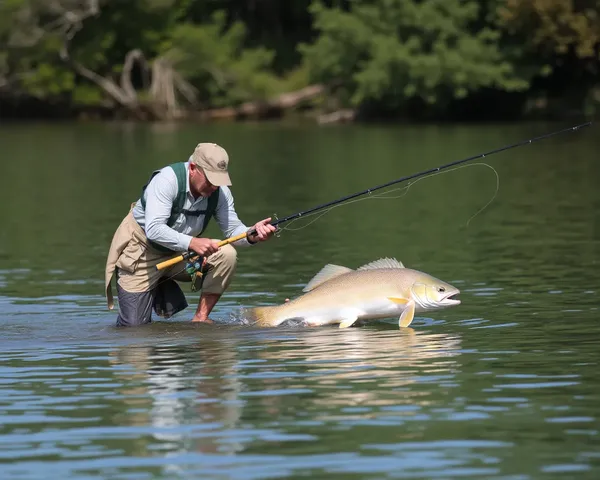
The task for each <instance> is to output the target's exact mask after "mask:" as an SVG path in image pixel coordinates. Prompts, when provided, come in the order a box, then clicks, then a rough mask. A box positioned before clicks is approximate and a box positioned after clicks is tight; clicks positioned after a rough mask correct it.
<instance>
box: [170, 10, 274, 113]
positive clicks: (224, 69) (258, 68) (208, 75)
mask: <svg viewBox="0 0 600 480" xmlns="http://www.w3.org/2000/svg"><path fill="white" fill-rule="evenodd" d="M245 37H246V28H245V27H244V25H243V24H242V23H240V22H235V23H233V24H232V25H230V26H229V27H227V26H226V22H225V12H215V13H214V14H213V15H212V18H211V22H210V23H208V24H203V25H192V24H183V25H178V26H177V27H175V29H174V30H173V33H172V34H171V36H170V37H169V39H168V40H167V41H166V42H165V44H164V46H163V49H164V54H165V56H166V57H167V58H169V59H170V60H171V61H172V62H173V64H174V66H175V69H176V70H177V71H178V72H179V73H180V74H181V75H183V77H184V78H186V79H187V80H188V81H190V82H191V83H192V84H193V85H194V86H195V87H196V88H198V89H199V91H200V92H201V93H200V99H201V100H202V101H203V102H204V103H205V104H209V105H211V106H223V105H230V104H232V103H239V102H243V101H246V100H255V99H264V98H267V97H268V96H269V95H272V94H274V93H276V92H277V91H278V89H279V80H278V79H277V77H276V76H274V75H273V73H271V72H270V70H269V67H270V66H271V63H272V61H273V57H274V53H273V52H272V51H270V50H267V49H265V48H252V49H249V48H244V41H245Z"/></svg>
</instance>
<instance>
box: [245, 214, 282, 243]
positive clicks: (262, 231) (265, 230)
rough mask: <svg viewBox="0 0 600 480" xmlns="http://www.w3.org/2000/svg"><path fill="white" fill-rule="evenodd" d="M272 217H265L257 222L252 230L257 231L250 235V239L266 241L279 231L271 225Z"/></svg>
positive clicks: (252, 240)
mask: <svg viewBox="0 0 600 480" xmlns="http://www.w3.org/2000/svg"><path fill="white" fill-rule="evenodd" d="M270 222H271V217H269V218H265V219H264V220H261V221H260V222H257V223H256V224H255V225H254V226H253V227H252V228H251V229H250V230H254V231H256V233H255V234H253V235H249V237H250V241H251V242H253V243H255V242H264V241H266V240H268V239H269V238H271V237H272V236H273V234H274V233H275V232H276V231H277V227H274V226H273V225H271V223H270Z"/></svg>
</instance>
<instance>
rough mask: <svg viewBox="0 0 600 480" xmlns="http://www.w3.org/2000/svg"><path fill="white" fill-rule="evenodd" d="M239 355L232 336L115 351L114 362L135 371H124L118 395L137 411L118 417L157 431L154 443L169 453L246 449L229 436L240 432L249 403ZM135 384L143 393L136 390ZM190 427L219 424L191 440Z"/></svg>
mask: <svg viewBox="0 0 600 480" xmlns="http://www.w3.org/2000/svg"><path fill="white" fill-rule="evenodd" d="M192 352H193V355H192V354H191V353H192ZM237 354H238V344H237V343H236V340H235V339H232V338H230V336H228V335H226V336H223V337H217V338H216V339H215V338H212V339H208V340H200V341H198V342H197V343H194V344H190V345H185V346H146V345H128V346H126V347H123V348H119V349H116V350H114V351H113V353H112V357H113V360H112V363H113V364H117V365H123V366H133V367H134V369H131V368H126V369H124V370H123V371H121V372H120V373H119V377H121V376H122V377H124V378H123V382H121V383H122V387H119V388H118V389H117V393H118V394H119V395H120V397H121V398H122V400H123V402H124V403H125V404H126V406H127V407H131V408H135V409H136V412H135V414H132V415H129V414H128V415H125V416H123V415H121V414H120V413H118V414H116V418H117V419H118V421H119V422H120V424H122V425H135V426H140V427H141V426H144V427H146V426H148V427H151V435H152V438H151V439H150V441H152V442H153V443H156V441H162V442H165V443H168V444H169V446H168V447H167V448H169V449H173V450H178V451H181V449H185V450H186V451H193V450H198V451H200V452H202V453H211V454H213V453H214V454H231V453H236V452H239V451H241V450H243V449H244V443H242V442H243V440H241V441H240V440H239V438H238V436H236V435H228V434H227V433H228V431H230V430H235V429H237V428H238V422H239V420H240V418H241V416H242V409H243V407H244V405H245V402H244V401H242V400H241V398H240V392H241V391H243V390H245V389H246V388H244V385H243V384H242V382H241V380H240V374H239V371H238V365H239V358H238V356H237ZM200 379H201V380H200ZM132 385H139V388H140V389H139V390H136V391H133V390H132ZM182 392H184V393H185V394H182ZM121 410H123V409H119V411H121ZM125 410H127V408H125V409H124V410H123V411H125ZM190 423H194V424H204V425H209V424H211V423H212V424H213V425H219V426H218V427H215V428H214V429H213V428H210V429H209V430H210V432H209V431H204V432H202V434H201V435H198V436H197V437H196V436H193V437H194V438H190V436H189V432H186V431H185V426H186V425H188V426H189V425H190ZM144 441H146V442H147V441H148V437H147V436H143V435H142V436H141V437H139V438H137V439H136V441H135V442H134V444H135V445H136V446H137V445H145V444H144V443H143V442H144ZM146 451H147V450H146ZM137 453H138V452H137V449H136V454H137Z"/></svg>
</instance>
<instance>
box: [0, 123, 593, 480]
mask: <svg viewBox="0 0 600 480" xmlns="http://www.w3.org/2000/svg"><path fill="white" fill-rule="evenodd" d="M564 126H565V125H564V124H519V125H508V124H502V125H461V126H450V125H446V126H436V125H429V126H423V125H419V126H409V125H406V126H386V127H381V126H368V127H365V126H344V127H332V128H317V127H312V126H298V125H277V124H262V125H255V124H246V125H231V126H228V125H214V126H205V125H200V126H199V125H185V126H162V125H159V126H148V125H134V124H108V125H99V124H79V125H77V124H54V125H46V124H31V125H2V127H0V144H2V146H3V147H4V148H3V153H2V154H0V155H2V162H1V163H0V218H1V219H2V228H1V229H0V312H1V313H0V335H1V337H0V357H1V359H2V362H1V363H0V385H1V388H0V462H1V463H2V465H1V466H0V471H2V475H1V476H2V478H11V479H12V478H15V479H38V478H40V479H41V478H44V479H45V478H69V479H71V478H73V479H75V478H77V479H83V478H85V479H89V478H111V479H112V478H115V479H120V478H123V479H125V478H127V479H129V478H135V479H143V478H218V479H221V478H223V479H224V478H241V479H263V478H300V477H302V478H304V477H307V476H312V477H314V478H323V477H327V478H344V479H346V478H351V479H365V478H424V479H425V478H427V479H428V478H444V479H450V478H452V479H454V478H456V479H458V478H503V479H533V478H597V477H598V475H599V473H600V448H599V447H600V434H599V430H600V418H599V417H600V412H599V407H598V405H600V376H599V375H598V369H599V365H598V362H599V360H600V355H599V353H598V352H599V351H600V326H599V323H598V320H599V315H598V307H599V304H600V302H599V285H600V273H599V260H600V230H599V217H598V211H599V209H600V194H599V193H598V187H597V181H598V178H600V175H599V174H600V171H599V170H600V168H599V166H598V162H597V152H598V149H599V147H600V135H599V134H598V131H597V129H596V128H595V127H592V128H591V129H587V130H584V131H581V132H579V133H576V134H572V135H571V134H569V135H565V136H561V137H556V138H553V139H550V140H547V141H544V142H543V143H538V144H535V145H531V146H527V147H523V148H520V149H516V150H511V151H509V152H505V153H502V154H498V155H495V156H493V157H489V158H487V159H485V162H486V163H488V164H489V165H491V166H493V167H494V169H495V171H496V172H497V174H498V178H499V187H500V188H499V190H498V192H497V195H496V196H495V198H494V200H493V202H492V203H491V205H489V206H488V207H487V208H486V209H485V210H484V211H483V212H482V213H480V214H478V215H476V216H475V217H474V218H472V217H473V215H474V214H476V213H477V212H478V211H479V210H480V209H481V208H482V207H483V206H485V205H486V204H487V202H488V201H489V200H490V199H491V198H492V197H494V195H495V192H496V182H497V177H496V174H495V172H494V171H492V170H491V169H490V168H489V167H486V166H484V165H473V166H470V167H468V168H462V169H459V170H457V171H452V172H449V173H447V174H442V175H438V176H435V177H431V178H428V179H426V180H423V181H420V182H417V183H416V184H414V185H413V186H411V188H410V189H409V190H408V191H406V190H398V191H396V192H393V193H390V194H388V197H399V198H395V199H389V198H388V199H383V198H379V197H377V196H376V195H371V196H370V198H369V199H367V200H364V201H360V202H355V203H352V204H349V205H345V206H342V207H340V208H336V209H334V210H332V211H331V212H330V213H328V214H327V215H325V216H323V217H321V218H319V219H317V220H316V221H315V222H314V223H310V222H311V221H312V220H315V219H316V217H311V218H307V219H303V220H301V221H298V222H295V223H293V224H291V225H288V226H289V229H286V230H284V231H283V232H282V234H281V236H280V237H279V238H277V239H274V240H272V241H271V242H269V243H267V244H263V245H260V246H258V247H253V248H249V249H245V250H244V251H240V253H239V267H238V274H237V276H236V278H235V280H234V282H233V284H232V285H231V287H230V289H229V291H228V292H227V294H226V295H225V296H224V297H223V299H222V301H221V302H220V303H219V305H218V307H217V309H216V310H215V318H216V319H218V320H221V321H222V324H221V325H219V326H216V327H210V326H195V325H191V324H189V319H190V318H191V316H192V313H193V312H192V307H190V308H189V309H188V310H187V311H186V312H184V313H182V314H180V315H178V316H177V317H176V318H174V319H172V320H170V321H159V322H156V323H155V324H153V325H151V326H149V327H146V328H140V329H130V330H123V329H116V328H114V326H113V325H114V321H115V313H114V312H109V311H108V310H107V309H106V305H105V301H104V298H103V270H104V261H105V259H106V251H107V248H108V245H109V243H110V239H111V237H112V234H113V232H114V229H115V228H116V226H117V225H118V224H119V222H120V221H121V219H122V217H123V216H124V215H125V214H126V213H127V211H128V207H129V204H130V203H131V202H133V201H135V200H136V199H137V197H138V195H139V192H140V190H141V187H142V185H144V183H145V181H146V180H147V178H148V175H149V174H150V172H151V171H152V170H153V169H155V168H159V167H161V166H163V165H165V164H167V163H171V162H174V161H180V160H183V159H185V158H187V156H188V155H189V154H190V153H191V151H192V150H193V148H194V146H195V145H196V144H197V143H199V142H201V141H215V142H218V143H221V144H223V145H224V146H225V147H226V148H227V149H228V151H229V152H230V156H231V159H232V160H231V170H232V173H231V175H232V178H233V182H234V186H233V192H234V195H235V199H236V208H237V210H238V213H239V214H240V217H241V218H242V219H243V220H244V221H246V222H247V223H248V224H252V223H254V222H255V221H257V220H259V219H261V218H263V217H265V216H270V215H278V216H279V217H284V216H286V215H289V214H291V213H294V212H296V211H299V210H303V209H306V208H310V207H312V206H314V205H317V204H319V203H322V202H327V201H329V200H332V199H334V198H336V197H340V196H343V195H347V194H350V193H354V192H357V191H359V190H362V189H365V188H368V187H372V186H374V185H379V184H381V183H385V182H387V181H389V180H391V179H394V178H398V177H401V176H404V175H408V174H411V173H414V172H417V171H420V170H424V169H427V168H430V167H433V166H437V165H440V164H443V163H447V162H450V161H453V160H457V159H460V158H463V157H467V156H471V155H473V154H477V153H479V152H484V151H487V150H491V149H493V148H496V147H500V146H502V145H505V144H509V143H513V142H516V141H520V140H523V139H526V138H529V137H533V136H536V135H539V134H543V133H547V132H549V131H552V130H557V129H560V128H563V127H564ZM474 163H478V162H474ZM479 163H481V162H479ZM210 232H211V234H212V235H213V236H214V237H215V238H220V235H219V232H218V230H216V229H215V228H214V225H213V226H212V227H211V230H210ZM380 257H396V258H397V259H398V260H401V261H402V262H404V263H405V265H407V266H408V267H411V268H416V269H420V270H423V271H426V272H428V273H430V274H432V275H435V276H437V277H439V278H442V279H444V280H446V281H448V282H450V283H452V284H454V285H456V286H457V287H459V288H460V289H461V290H462V292H463V293H462V295H461V299H462V302H463V303H462V305H460V306H459V307H455V308H452V309H448V310H444V311H440V312H435V313H430V314H427V315H420V316H417V318H416V319H415V321H414V322H413V324H412V326H411V327H412V328H410V329H403V330H402V331H400V330H399V329H398V328H397V324H396V323H395V322H394V320H393V319H390V320H389V321H382V322H376V323H373V324H370V325H367V326H364V327H360V328H351V329H346V330H339V329H336V328H319V329H306V328H304V329H303V328H295V329H294V328H284V329H271V330H267V329H263V330H261V329H254V328H248V327H244V326H241V325H231V322H230V320H231V318H234V317H235V316H236V315H237V312H239V310H240V308H241V307H247V306H256V305H270V304H276V303H279V302H282V301H283V300H284V299H285V298H288V297H294V296H296V295H298V294H299V293H300V290H301V288H302V287H303V286H304V285H305V284H306V283H307V282H308V281H309V280H310V278H311V277H312V276H313V275H314V274H315V273H316V272H317V271H318V270H319V269H320V268H321V267H322V266H323V265H325V264H326V263H336V264H340V265H345V266H348V267H351V268H356V267H358V266H360V265H362V264H364V263H368V262H370V261H372V260H375V259H377V258H380ZM188 294H189V301H190V304H191V305H194V303H195V302H196V301H197V300H196V299H197V295H196V294H193V293H192V292H189V291H188Z"/></svg>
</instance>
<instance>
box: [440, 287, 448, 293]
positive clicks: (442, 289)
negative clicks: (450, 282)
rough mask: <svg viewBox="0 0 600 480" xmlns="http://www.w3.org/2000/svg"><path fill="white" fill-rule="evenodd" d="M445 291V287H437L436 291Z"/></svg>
mask: <svg viewBox="0 0 600 480" xmlns="http://www.w3.org/2000/svg"><path fill="white" fill-rule="evenodd" d="M445 291H446V289H445V288H444V287H438V292H440V293H442V292H445Z"/></svg>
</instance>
